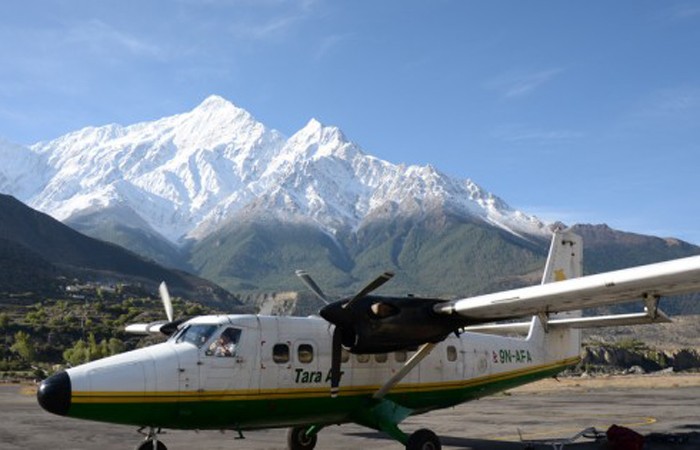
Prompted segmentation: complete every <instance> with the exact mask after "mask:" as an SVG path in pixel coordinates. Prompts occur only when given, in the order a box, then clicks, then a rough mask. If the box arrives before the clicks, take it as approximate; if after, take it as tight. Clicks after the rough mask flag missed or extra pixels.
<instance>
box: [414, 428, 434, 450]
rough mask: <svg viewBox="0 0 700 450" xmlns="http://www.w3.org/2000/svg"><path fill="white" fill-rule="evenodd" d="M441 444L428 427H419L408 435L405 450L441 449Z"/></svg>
mask: <svg viewBox="0 0 700 450" xmlns="http://www.w3.org/2000/svg"><path fill="white" fill-rule="evenodd" d="M441 449H442V444H440V439H439V438H438V437H437V435H436V434H435V433H433V432H432V431H430V430H428V429H425V428H423V429H421V430H418V431H416V432H415V433H413V434H412V435H410V436H409V437H408V442H406V450H441Z"/></svg>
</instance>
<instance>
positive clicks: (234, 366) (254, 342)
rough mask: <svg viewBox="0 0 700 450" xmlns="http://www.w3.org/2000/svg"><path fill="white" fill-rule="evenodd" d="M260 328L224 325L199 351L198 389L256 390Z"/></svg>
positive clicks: (214, 390) (220, 390)
mask: <svg viewBox="0 0 700 450" xmlns="http://www.w3.org/2000/svg"><path fill="white" fill-rule="evenodd" d="M259 340H260V338H259V329H257V328H243V327H239V326H236V325H233V324H232V325H226V326H223V327H221V328H220V329H219V330H217V332H216V333H215V338H214V339H212V340H211V342H210V344H209V345H208V346H206V348H203V349H202V350H201V351H200V358H201V360H200V391H202V392H208V393H216V392H222V391H232V390H236V391H239V390H244V391H249V390H251V389H253V390H257V389H258V377H257V376H256V372H257V368H258V365H259V362H258V347H259V344H258V343H259Z"/></svg>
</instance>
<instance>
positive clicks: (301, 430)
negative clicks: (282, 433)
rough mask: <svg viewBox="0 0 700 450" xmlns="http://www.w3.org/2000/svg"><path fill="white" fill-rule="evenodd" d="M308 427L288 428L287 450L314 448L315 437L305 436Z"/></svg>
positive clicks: (313, 435) (308, 449) (309, 449)
mask: <svg viewBox="0 0 700 450" xmlns="http://www.w3.org/2000/svg"><path fill="white" fill-rule="evenodd" d="M307 430H308V427H295V428H290V429H289V431H288V432H287V449H288V450H312V449H313V448H315V447H316V440H317V436H316V435H315V434H312V435H310V436H309V435H307V434H306V431H307Z"/></svg>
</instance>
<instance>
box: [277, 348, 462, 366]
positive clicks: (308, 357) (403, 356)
mask: <svg viewBox="0 0 700 450" xmlns="http://www.w3.org/2000/svg"><path fill="white" fill-rule="evenodd" d="M445 352H446V356H447V360H448V361H456V360H457V348H456V347H455V346H454V345H448V346H447V347H445ZM372 357H373V358H374V360H375V361H376V362H378V363H380V364H381V363H385V362H387V361H388V360H389V354H388V353H377V354H374V355H355V359H356V360H357V362H359V363H368V362H369V361H370V358H372ZM290 359H291V352H290V349H289V344H275V345H274V346H273V347H272V360H273V361H274V362H276V363H278V364H286V363H288V362H289V360H290ZM393 359H394V361H396V362H397V363H405V362H406V361H407V360H408V353H407V352H406V351H398V352H394V353H393ZM313 360H314V347H313V345H311V344H299V345H298V346H297V361H298V362H300V363H302V364H309V363H311V362H313ZM340 360H341V361H342V362H343V363H347V362H348V361H350V353H349V352H348V351H347V350H345V349H343V353H342V356H341V359H340Z"/></svg>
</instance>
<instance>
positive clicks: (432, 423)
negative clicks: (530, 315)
mask: <svg viewBox="0 0 700 450" xmlns="http://www.w3.org/2000/svg"><path fill="white" fill-rule="evenodd" d="M642 378H643V381H644V382H642V383H638V382H629V381H623V382H620V381H619V380H599V379H598V380H592V381H589V380H583V379H582V380H573V381H572V380H571V379H568V380H566V381H565V382H562V383H556V382H554V381H549V380H548V381H546V382H540V383H536V384H534V385H530V386H528V387H525V388H520V389H516V390H514V391H510V392H507V393H505V394H501V395H496V396H492V397H486V398H483V399H481V400H478V401H474V402H470V403H465V404H463V405H460V406H458V407H455V408H450V409H445V410H440V411H434V412H431V413H429V414H425V415H421V416H415V417H411V418H409V419H407V420H406V421H405V422H404V423H403V424H401V428H402V429H403V430H404V431H406V432H412V431H415V430H417V429H419V428H430V429H432V430H433V431H434V432H435V433H437V434H438V435H439V436H440V438H441V440H442V443H443V449H445V450H453V449H461V450H465V449H470V450H486V449H489V450H515V449H518V450H522V449H524V448H525V446H526V445H525V443H523V442H522V441H521V436H520V434H521V435H522V438H523V439H525V440H533V441H548V440H552V439H563V438H570V437H572V436H574V435H575V434H577V433H578V432H580V431H581V430H583V429H585V428H589V427H595V428H596V429H597V430H599V431H602V432H604V431H605V430H607V429H608V428H609V427H610V426H611V425H612V424H617V425H620V426H625V427H628V428H631V429H633V430H635V431H637V432H638V433H641V434H643V435H645V436H647V442H646V444H645V447H644V448H645V449H646V450H689V449H695V450H697V449H700V374H696V375H690V376H684V377H680V376H668V377H657V378H653V377H651V378H649V377H647V378H644V377H642ZM628 380H629V379H628ZM34 392H35V387H33V386H18V385H0V449H2V450H15V449H22V450H45V449H56V450H59V449H66V450H82V449H85V450H87V449H100V450H113V449H114V450H116V449H132V448H135V446H136V445H137V444H139V442H140V441H141V439H142V437H141V436H140V435H139V434H138V433H137V431H136V429H135V428H134V427H129V426H121V425H110V424H103V423H98V422H89V421H81V420H76V419H70V418H65V417H60V416H55V415H52V414H49V413H47V412H45V411H43V410H42V409H41V408H40V407H39V405H38V404H37V403H36V397H35V395H34ZM244 435H245V439H244V440H238V439H236V437H237V433H235V432H230V431H229V432H225V433H224V432H218V431H201V432H196V431H179V430H165V433H164V434H162V435H160V440H161V441H162V442H163V443H165V444H166V445H167V446H168V449H169V450H182V449H199V448H206V449H213V450H216V449H222V450H223V449H227V450H230V449H249V450H268V449H284V448H285V440H286V430H284V429H273V430H264V431H252V432H245V433H244ZM673 440H676V441H682V440H686V441H687V442H684V443H673V442H671V441H673ZM316 448H317V449H319V450H320V449H324V450H325V449H357V448H365V449H380V450H383V449H386V450H389V449H392V450H400V449H402V448H403V447H402V446H401V445H400V444H398V443H396V442H394V441H393V440H391V439H389V438H388V437H387V436H386V435H384V434H382V433H377V432H375V431H373V430H369V429H366V428H362V427H360V426H355V425H342V426H333V427H328V428H325V429H323V430H322V431H321V433H320V434H319V438H318V444H317V446H316ZM535 448H537V449H548V448H553V446H552V445H551V444H550V445H545V444H538V445H535ZM564 448H565V449H571V450H589V449H606V448H609V447H606V444H605V443H604V442H597V443H596V442H594V441H592V440H590V439H580V440H577V441H576V442H575V443H572V444H567V445H566V446H565V447H564Z"/></svg>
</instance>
